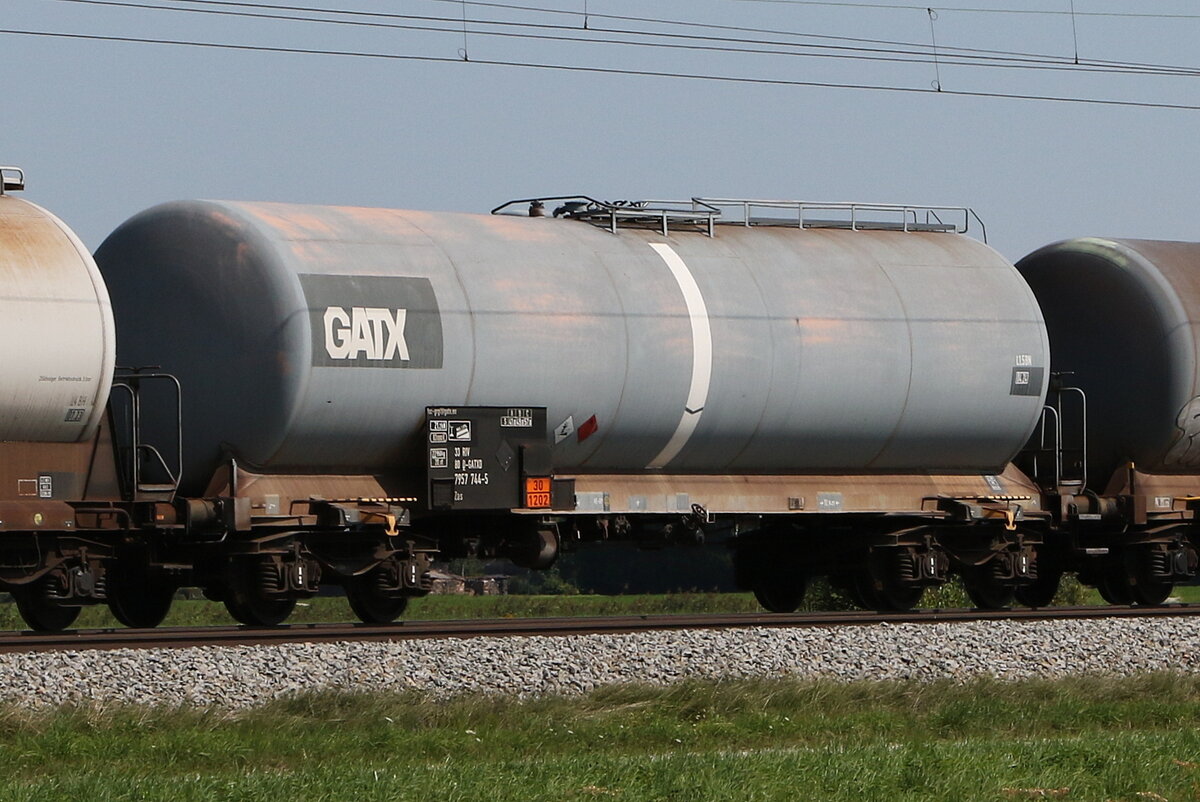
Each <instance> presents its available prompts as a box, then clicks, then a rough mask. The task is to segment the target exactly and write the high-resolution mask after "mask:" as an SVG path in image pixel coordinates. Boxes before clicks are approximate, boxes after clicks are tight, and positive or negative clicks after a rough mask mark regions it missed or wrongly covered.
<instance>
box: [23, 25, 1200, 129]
mask: <svg viewBox="0 0 1200 802" xmlns="http://www.w3.org/2000/svg"><path fill="white" fill-rule="evenodd" d="M0 34H4V35H10V36H30V37H42V38H56V39H68V40H85V41H97V42H117V43H132V44H151V45H166V46H177V47H193V48H208V49H217V50H231V51H242V52H256V53H282V54H292V55H319V56H342V57H346V58H366V59H384V60H390V61H421V62H434V63H443V64H445V63H451V64H463V63H464V62H463V61H462V60H461V59H459V58H457V57H453V58H452V57H449V56H420V55H415V54H405V53H378V52H370V51H356V50H325V49H316V48H301V47H277V46H268V45H242V44H233V43H229V42H203V41H195V40H183V39H157V38H150V37H138V36H102V35H98V34H82V33H64V32H59V31H29V30H17V29H11V28H0ZM469 63H470V64H477V65H485V66H494V67H519V68H525V69H538V70H556V71H562V72H583V73H596V74H602V75H626V76H638V77H651V78H678V79H689V80H701V81H715V82H721V83H733V84H753V85H759V86H784V87H813V88H824V89H859V90H869V91H879V92H903V93H907V94H929V95H931V94H940V95H957V96H960V97H975V98H993V99H1008V100H1036V101H1045V102H1053V103H1082V104H1089V105H1099V106H1117V107H1128V108H1146V109H1174V110H1183V111H1200V106H1195V105H1188V104H1183V103H1155V102H1150V101H1140V100H1117V99H1109V98H1088V97H1070V96H1056V95H1034V94H1018V93H1007V92H982V91H980V92H972V91H965V90H947V89H943V90H942V91H941V92H935V91H934V90H933V89H923V88H920V87H908V86H890V85H886V84H862V83H838V82H829V81H796V80H788V79H781V78H750V77H744V76H734V75H717V74H704V73H687V72H668V71H656V70H637V69H622V68H617V67H592V66H583V65H576V64H549V63H536V62H525V61H506V60H500V59H486V60H479V59H475V60H472V61H471V62H469Z"/></svg>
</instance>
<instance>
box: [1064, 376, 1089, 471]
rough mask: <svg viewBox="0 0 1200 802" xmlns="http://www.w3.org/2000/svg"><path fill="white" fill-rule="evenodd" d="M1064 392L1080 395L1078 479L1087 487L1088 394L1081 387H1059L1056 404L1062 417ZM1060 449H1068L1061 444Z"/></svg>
mask: <svg viewBox="0 0 1200 802" xmlns="http://www.w3.org/2000/svg"><path fill="white" fill-rule="evenodd" d="M1063 393H1076V394H1077V395H1078V396H1079V409H1080V415H1079V417H1080V437H1079V460H1080V463H1079V464H1080V466H1081V472H1080V477H1079V480H1078V481H1079V486H1080V487H1087V479H1088V475H1087V465H1088V456H1087V394H1086V393H1084V392H1083V389H1082V388H1079V387H1059V388H1058V399H1057V403H1056V406H1057V408H1058V414H1059V416H1060V419H1061V416H1062V397H1063ZM1059 451H1060V454H1061V452H1064V451H1066V446H1065V445H1061V444H1060V447H1059ZM1072 481H1074V480H1072Z"/></svg>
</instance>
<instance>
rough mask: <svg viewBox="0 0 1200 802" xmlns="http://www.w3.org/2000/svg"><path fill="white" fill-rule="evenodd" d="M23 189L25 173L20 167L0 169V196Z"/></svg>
mask: <svg viewBox="0 0 1200 802" xmlns="http://www.w3.org/2000/svg"><path fill="white" fill-rule="evenodd" d="M23 189H25V171H24V170H22V169H21V168H20V167H0V195H3V194H4V193H5V192H20V191H21V190H23Z"/></svg>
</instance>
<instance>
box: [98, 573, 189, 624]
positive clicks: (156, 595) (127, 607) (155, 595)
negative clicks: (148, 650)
mask: <svg viewBox="0 0 1200 802" xmlns="http://www.w3.org/2000/svg"><path fill="white" fill-rule="evenodd" d="M174 598H175V586H174V585H171V584H168V583H166V582H163V581H161V580H159V579H154V578H151V577H149V576H147V575H146V573H145V572H144V571H132V570H129V569H123V570H122V569H118V570H115V571H112V572H110V573H109V579H108V609H110V610H112V614H113V616H114V617H115V618H116V619H117V620H118V621H120V622H121V623H122V624H124V625H125V626H127V627H130V628H133V629H150V628H152V627H156V626H158V625H159V624H161V623H162V621H163V619H164V618H166V617H167V613H168V612H170V610H171V602H172V600H174Z"/></svg>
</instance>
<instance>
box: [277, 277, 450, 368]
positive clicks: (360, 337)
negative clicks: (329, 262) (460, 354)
mask: <svg viewBox="0 0 1200 802" xmlns="http://www.w3.org/2000/svg"><path fill="white" fill-rule="evenodd" d="M300 286H301V288H302V289H303V290H304V297H305V299H306V300H307V302H308V310H309V324H310V328H311V329H312V364H313V365H314V366H315V367H369V368H440V367H441V366H442V318H441V313H440V311H439V310H438V303H437V296H436V295H435V294H434V292H433V285H432V284H431V283H430V282H429V279H427V278H416V277H411V276H326V275H315V274H302V275H301V276H300Z"/></svg>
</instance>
